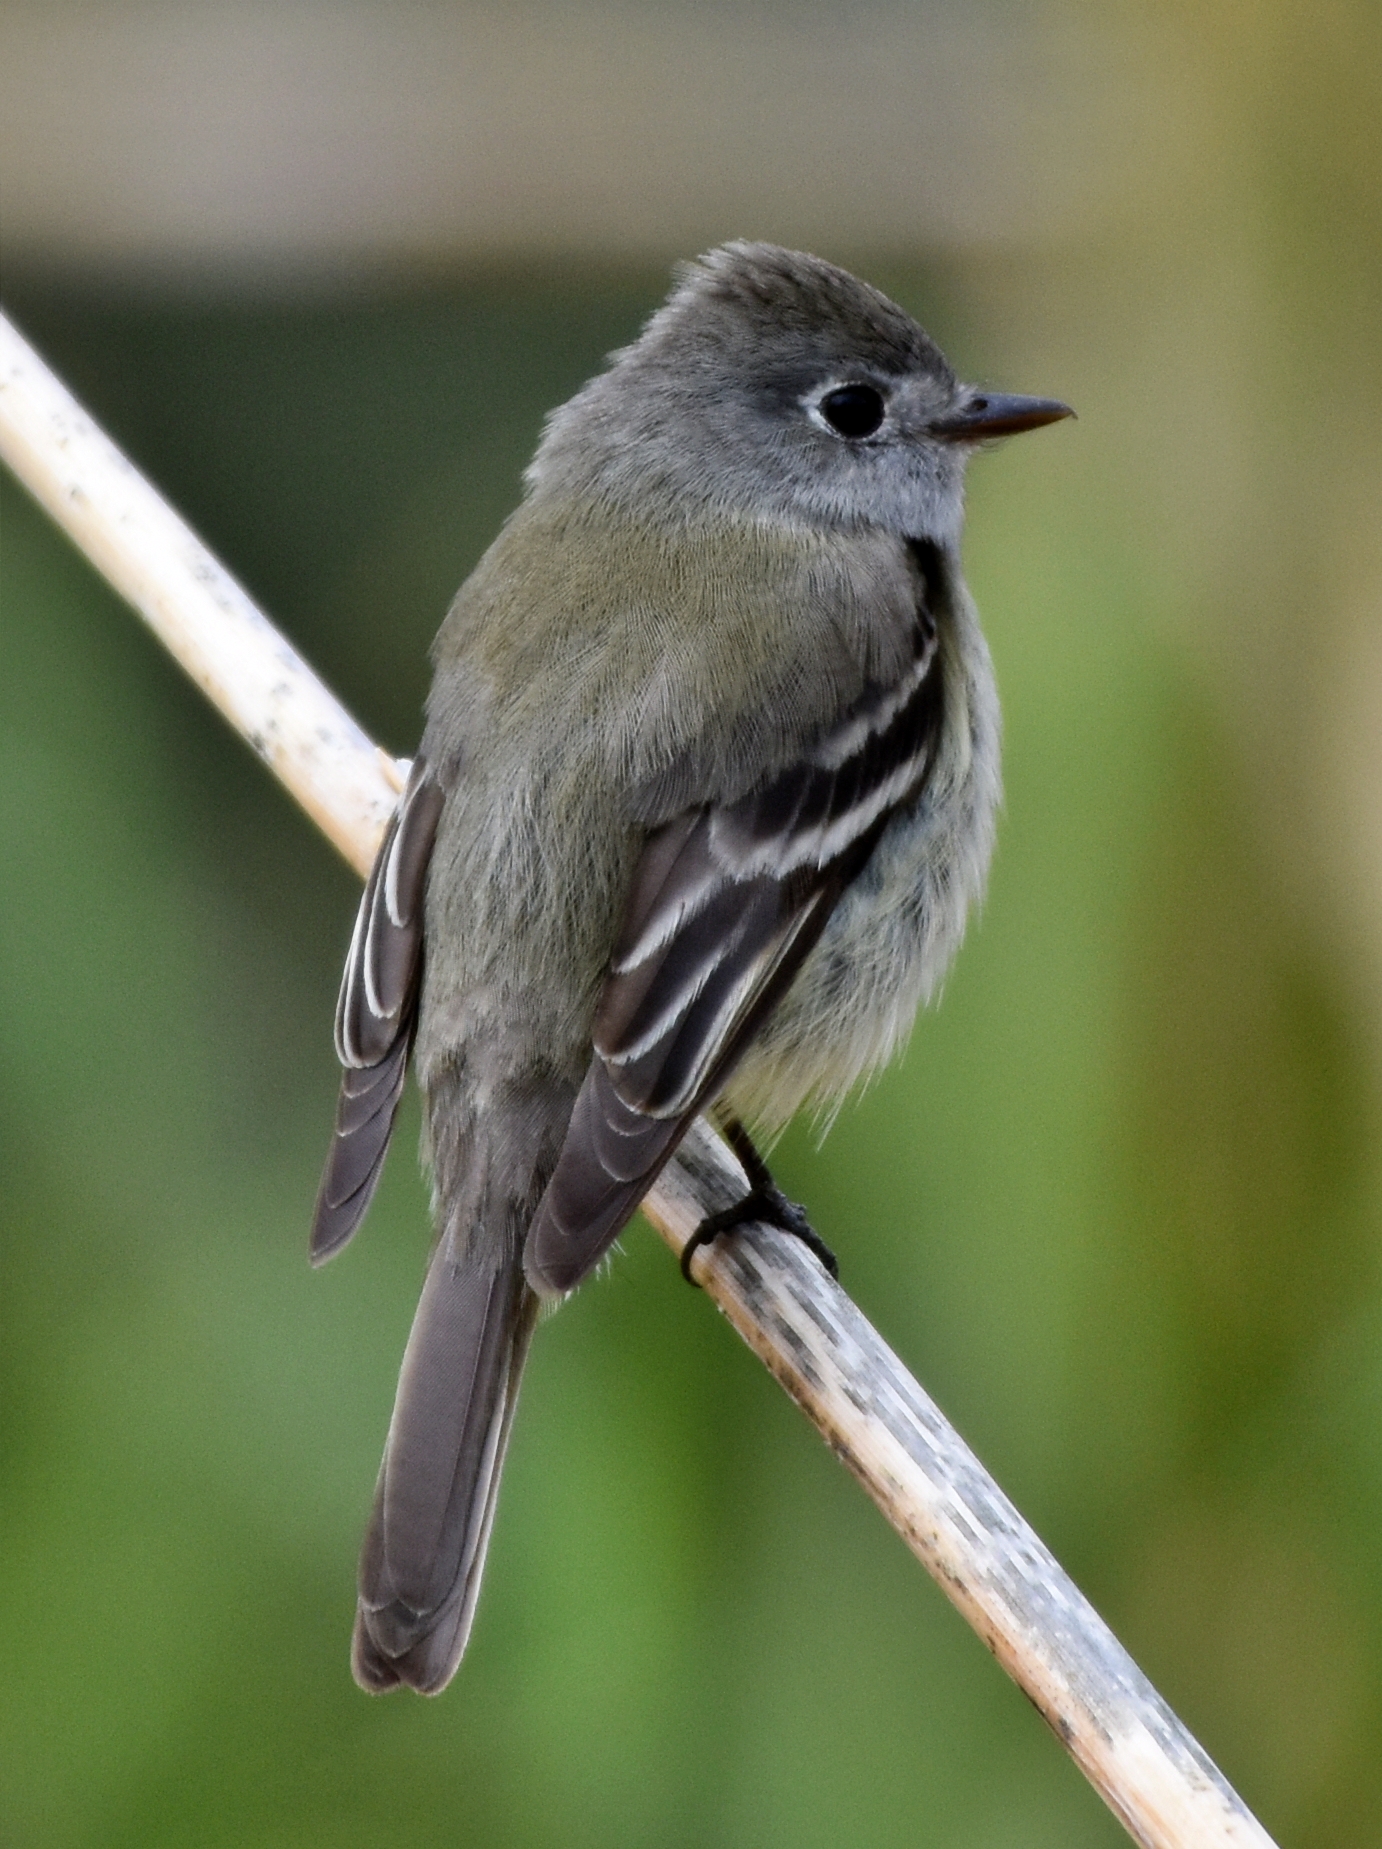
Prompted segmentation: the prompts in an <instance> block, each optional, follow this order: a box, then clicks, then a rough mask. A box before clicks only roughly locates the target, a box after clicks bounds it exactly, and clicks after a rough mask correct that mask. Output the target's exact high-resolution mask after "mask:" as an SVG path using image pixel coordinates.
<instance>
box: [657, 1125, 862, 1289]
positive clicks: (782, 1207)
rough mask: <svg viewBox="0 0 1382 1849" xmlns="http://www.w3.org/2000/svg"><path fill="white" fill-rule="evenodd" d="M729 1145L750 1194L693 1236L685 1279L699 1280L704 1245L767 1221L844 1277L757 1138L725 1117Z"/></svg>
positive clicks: (685, 1250)
mask: <svg viewBox="0 0 1382 1849" xmlns="http://www.w3.org/2000/svg"><path fill="white" fill-rule="evenodd" d="M720 1128H721V1130H723V1132H724V1136H725V1141H726V1142H727V1143H728V1144H729V1146H730V1148H731V1149H732V1150H733V1151H734V1153H735V1155H736V1156H737V1157H738V1158H739V1165H740V1167H741V1168H742V1169H743V1171H744V1173H745V1175H747V1176H748V1182H749V1192H748V1193H747V1194H746V1195H745V1196H744V1198H743V1199H742V1200H738V1201H736V1202H735V1203H734V1205H733V1206H732V1207H723V1208H721V1210H720V1211H719V1213H711V1214H707V1215H706V1217H705V1219H703V1220H702V1221H701V1223H700V1225H699V1226H698V1227H697V1228H696V1230H695V1232H694V1233H692V1235H691V1237H690V1238H689V1239H688V1240H687V1242H686V1244H685V1245H684V1246H683V1247H682V1251H681V1275H682V1276H683V1277H684V1278H685V1279H686V1282H687V1283H688V1284H694V1283H695V1282H696V1280H695V1279H694V1278H693V1277H692V1276H691V1260H692V1257H693V1256H694V1255H695V1253H696V1252H697V1251H699V1249H700V1248H701V1246H703V1245H709V1244H710V1242H711V1240H712V1239H718V1238H719V1236H720V1234H721V1233H731V1232H733V1231H734V1229H735V1227H736V1226H746V1225H748V1224H749V1223H750V1222H751V1221H754V1220H762V1221H766V1222H767V1224H768V1225H769V1226H776V1227H780V1228H781V1230H782V1231H783V1232H784V1233H790V1234H791V1235H792V1237H793V1238H794V1239H800V1240H801V1242H802V1244H803V1245H805V1246H808V1247H809V1248H810V1249H811V1251H813V1252H814V1253H815V1255H816V1257H817V1258H818V1259H819V1260H820V1261H821V1263H822V1264H823V1265H824V1266H825V1268H826V1270H827V1271H828V1272H829V1273H830V1275H831V1277H832V1278H838V1277H839V1275H840V1267H839V1263H838V1261H837V1260H836V1257H835V1254H834V1253H833V1252H832V1251H831V1250H830V1247H829V1246H828V1245H827V1244H826V1243H825V1241H824V1240H823V1239H822V1238H821V1236H820V1234H819V1233H818V1232H817V1231H816V1230H815V1228H814V1227H813V1226H812V1225H811V1222H810V1221H809V1220H808V1219H807V1217H806V1212H805V1209H804V1208H801V1207H798V1205H797V1204H796V1202H795V1201H789V1200H788V1199H787V1196H786V1195H785V1194H784V1193H783V1192H782V1190H781V1188H779V1187H778V1185H777V1183H776V1182H775V1181H774V1180H773V1178H772V1175H771V1173H770V1171H769V1169H768V1165H767V1163H766V1162H765V1161H764V1160H763V1158H762V1156H761V1155H759V1153H758V1150H757V1149H756V1148H755V1146H754V1141H753V1138H752V1137H751V1136H750V1135H749V1133H748V1131H747V1130H746V1129H745V1128H744V1125H743V1123H742V1122H741V1121H740V1119H739V1118H737V1117H725V1118H723V1119H722V1120H721V1122H720Z"/></svg>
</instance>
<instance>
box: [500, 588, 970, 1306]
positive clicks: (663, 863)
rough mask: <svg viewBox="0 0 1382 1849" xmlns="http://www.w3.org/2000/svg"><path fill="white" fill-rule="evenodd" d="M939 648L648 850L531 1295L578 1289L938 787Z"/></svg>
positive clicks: (930, 641) (540, 1237)
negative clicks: (897, 832) (836, 918)
mask: <svg viewBox="0 0 1382 1849" xmlns="http://www.w3.org/2000/svg"><path fill="white" fill-rule="evenodd" d="M935 657H936V632H935V625H934V623H933V622H932V621H931V620H930V617H929V613H927V612H925V611H924V610H923V611H921V612H920V613H919V616H918V625H917V646H916V654H915V657H914V660H913V662H912V664H911V667H910V669H909V671H908V672H907V673H906V674H905V675H904V676H903V677H902V679H901V681H900V682H899V683H898V684H897V685H896V686H894V687H889V688H875V689H873V690H871V691H870V692H869V693H868V694H866V695H865V697H864V698H863V699H862V700H860V701H859V702H858V703H857V704H856V705H855V706H854V707H853V708H852V709H851V710H850V712H848V713H847V714H846V715H845V716H844V717H843V718H842V719H841V720H839V721H838V722H837V723H836V725H835V726H833V727H832V728H831V729H830V730H829V731H828V732H827V733H826V734H825V735H824V736H823V737H822V738H821V739H819V740H818V741H817V743H816V744H815V745H814V746H813V747H812V748H811V749H810V750H808V751H807V752H805V753H804V754H803V756H802V757H801V758H800V759H799V760H798V761H797V762H796V763H795V764H792V765H790V766H789V767H788V768H787V769H786V770H784V771H781V772H779V773H778V774H777V775H776V776H774V777H772V778H770V779H769V780H768V781H767V782H765V783H764V784H762V785H760V786H759V787H758V788H757V789H754V790H752V791H750V792H749V793H748V794H747V795H745V796H743V797H740V798H739V799H738V800H737V801H734V802H731V803H726V804H706V805H702V806H701V807H699V808H696V809H694V810H690V811H688V812H687V813H686V814H684V815H680V816H677V817H676V818H675V819H674V820H672V821H670V822H668V823H666V824H665V825H664V826H663V827H662V828H660V829H658V830H657V831H656V832H655V833H654V834H653V835H652V836H651V837H650V838H649V841H648V843H647V846H646V847H645V849H644V852H643V855H642V858H641V860H640V863H639V867H638V869H637V872H636V873H635V876H634V880H633V884H632V887H631V891H630V899H629V903H628V907H627V909H626V912H625V917H624V924H623V929H622V930H621V932H620V936H619V941H618V943H617V945H616V947H615V952H614V956H613V958H612V960H611V964H610V972H609V975H608V977H607V978H606V981H605V984H604V988H603V990H602V992H601V995H600V1000H599V1004H598V1007H597V1011H596V1018H595V1031H594V1045H595V1058H594V1059H593V1060H592V1062H591V1065H590V1068H589V1071H588V1072H587V1074H586V1078H585V1082H584V1084H583V1085H582V1088H581V1091H580V1094H579V1096H578V1098H577V1101H576V1108H575V1110H574V1112H573V1113H572V1117H571V1123H570V1126H569V1128H568V1130H567V1135H566V1141H565V1143H564V1145H563V1148H562V1152H561V1156H560V1158H559V1160H558V1163H557V1167H556V1170H555V1172H554V1173H553V1175H552V1179H551V1181H550V1182H549V1183H548V1187H547V1191H546V1194H545V1195H544V1197H543V1201H542V1205H541V1206H540V1208H539V1209H538V1213H537V1217H536V1219H535V1220H534V1222H533V1227H532V1230H531V1232H530V1233H529V1235H528V1244H527V1248H526V1251H525V1255H524V1263H525V1267H526V1270H527V1274H528V1280H529V1282H530V1283H531V1284H532V1286H533V1288H534V1289H535V1290H538V1291H542V1292H546V1293H548V1294H551V1293H556V1292H561V1291H567V1290H572V1289H574V1288H575V1286H576V1285H577V1284H578V1283H579V1282H580V1280H581V1279H582V1278H583V1277H584V1276H585V1275H586V1273H587V1272H588V1271H589V1270H590V1268H591V1267H592V1266H593V1265H594V1264H595V1263H596V1262H597V1261H598V1260H599V1258H600V1256H601V1254H602V1253H603V1252H604V1251H605V1250H606V1249H607V1247H608V1246H609V1244H610V1242H611V1241H612V1240H613V1239H614V1238H615V1237H616V1236H617V1235H618V1233H619V1230H620V1228H621V1227H622V1226H623V1225H624V1224H625V1222H626V1221H627V1220H628V1218H629V1216H630V1215H631V1214H632V1212H633V1211H634V1209H635V1207H636V1206H637V1205H638V1202H639V1201H640V1200H641V1199H642V1197H643V1195H644V1194H645V1193H646V1192H647V1190H648V1188H649V1187H650V1186H651V1185H652V1182H653V1180H654V1179H655V1177H656V1175H657V1173H658V1171H659V1169H660V1168H661V1167H662V1165H663V1163H665V1162H666V1160H667V1158H668V1157H669V1156H670V1155H671V1153H672V1151H673V1150H674V1149H675V1148H676V1145H677V1143H678V1142H679V1141H680V1139H681V1137H682V1136H683V1135H684V1134H685V1132H686V1129H687V1127H688V1125H689V1124H690V1122H691V1120H692V1118H693V1117H694V1116H695V1114H696V1112H697V1111H698V1110H699V1109H700V1108H701V1107H702V1106H703V1105H704V1104H706V1103H707V1102H708V1101H709V1100H710V1099H711V1098H712V1097H713V1096H714V1095H715V1093H716V1092H717V1091H718V1090H719V1089H720V1087H721V1086H722V1085H723V1084H724V1083H725V1080H726V1079H727V1078H728V1077H729V1075H730V1073H731V1072H732V1070H733V1068H734V1066H735V1064H736V1063H737V1062H738V1060H739V1059H740V1058H742V1056H743V1054H744V1052H745V1050H746V1049H747V1047H748V1045H749V1043H750V1041H751V1040H752V1038H753V1035H754V1034H755V1033H756V1032H757V1030H758V1028H759V1027H760V1026H761V1024H762V1022H763V1020H764V1019H765V1018H766V1016H767V1014H768V1012H769V1011H770V1010H771V1009H772V1008H773V1007H774V1006H775V1005H776V1003H777V1001H778V1000H779V999H780V997H781V995H782V993H783V992H784V990H785V989H786V987H787V985H788V984H789V983H790V981H791V979H792V977H793V976H794V975H795V974H796V971H797V970H798V969H799V968H800V966H801V963H802V961H803V960H804V958H805V957H806V956H807V954H808V953H809V952H810V950H811V949H812V947H813V946H814V944H815V943H816V941H817V940H818V938H819V937H820V934H821V932H822V931H823V930H824V929H825V926H826V924H827V922H828V921H829V917H830V914H831V912H832V911H833V910H834V908H835V905H836V904H837V903H838V901H839V899H840V896H841V894H842V893H843V892H844V891H845V889H846V888H847V886H848V885H849V883H850V881H851V880H852V879H853V878H854V877H855V876H856V874H857V873H858V872H859V871H860V870H861V868H862V867H863V865H864V863H865V862H866V861H867V859H868V857H869V854H870V853H871V852H872V850H873V846H874V843H875V842H876V841H877V840H878V837H879V835H880V834H881V833H882V832H883V829H884V828H885V827H886V826H887V823H888V821H889V819H890V817H891V816H892V815H893V814H895V813H896V812H897V811H898V810H899V809H901V808H904V807H905V806H906V805H908V804H909V803H912V802H915V801H916V799H917V797H918V795H919V794H920V792H921V789H922V787H923V785H924V783H925V780H926V776H927V773H928V771H929V769H930V765H931V761H932V757H933V755H934V750H935V742H936V738H937V735H938V731H939V720H940V711H941V706H940V676H939V674H938V673H937V672H935Z"/></svg>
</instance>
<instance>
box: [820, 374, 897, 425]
mask: <svg viewBox="0 0 1382 1849" xmlns="http://www.w3.org/2000/svg"><path fill="white" fill-rule="evenodd" d="M820 409H821V416H822V417H823V418H824V419H825V421H826V423H827V424H829V426H830V428H831V429H832V430H836V431H838V432H839V434H840V435H841V436H842V437H871V436H872V435H873V433H874V431H875V430H877V428H878V426H879V425H880V424H881V423H882V422H883V416H884V413H885V412H886V410H887V406H886V405H885V404H884V402H883V394H882V392H877V391H875V390H874V388H873V387H872V386H871V385H837V386H836V388H835V390H834V391H833V392H827V393H826V394H825V397H824V398H822V399H821V406H820Z"/></svg>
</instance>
